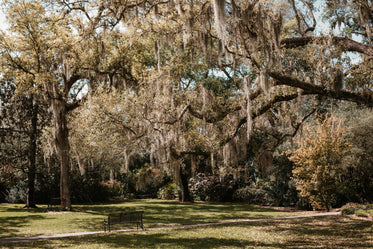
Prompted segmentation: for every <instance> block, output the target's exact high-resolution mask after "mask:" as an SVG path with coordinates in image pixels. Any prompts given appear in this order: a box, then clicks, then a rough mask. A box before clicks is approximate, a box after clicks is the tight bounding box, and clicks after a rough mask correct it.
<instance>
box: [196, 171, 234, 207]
mask: <svg viewBox="0 0 373 249" xmlns="http://www.w3.org/2000/svg"><path fill="white" fill-rule="evenodd" d="M236 186H237V183H236V182H235V181H233V179H231V178H230V177H226V178H224V179H222V180H220V178H219V177H218V176H215V175H210V176H207V175H205V174H203V173H199V174H197V175H196V176H195V177H193V178H190V179H189V189H190V191H191V193H192V194H193V197H194V199H195V200H201V201H232V198H233V193H234V191H235V189H236V188H237V187H236Z"/></svg>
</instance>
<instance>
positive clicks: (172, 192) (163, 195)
mask: <svg viewBox="0 0 373 249" xmlns="http://www.w3.org/2000/svg"><path fill="white" fill-rule="evenodd" d="M179 192H180V188H179V187H178V186H177V185H176V184H175V183H169V184H167V185H166V186H163V187H162V188H160V189H159V191H158V198H159V199H162V200H175V199H178V198H179V196H180V194H179Z"/></svg>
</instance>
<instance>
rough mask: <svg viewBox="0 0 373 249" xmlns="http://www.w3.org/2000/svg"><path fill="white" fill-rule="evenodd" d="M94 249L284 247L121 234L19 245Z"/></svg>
mask: <svg viewBox="0 0 373 249" xmlns="http://www.w3.org/2000/svg"><path fill="white" fill-rule="evenodd" d="M83 243H84V244H86V245H87V248H89V247H90V246H92V247H94V248H198V249H200V248H206V249H210V248H218V247H235V248H254V247H257V246H264V247H267V248H268V247H277V248H278V247H279V246H281V244H277V243H276V244H266V243H257V242H255V241H248V240H241V239H230V238H214V237H203V238H173V237H170V232H160V233H156V234H120V235H118V234H117V235H106V236H105V235H98V236H95V237H93V236H89V237H84V238H83V237H78V238H70V239H68V240H66V239H65V240H61V239H58V240H49V241H33V242H29V243H22V244H20V243H19V244H17V248H36V247H37V248H56V247H59V248H63V247H69V248H75V247H79V246H81V245H82V244H83Z"/></svg>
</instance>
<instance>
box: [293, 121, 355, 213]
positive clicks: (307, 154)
mask: <svg viewBox="0 0 373 249" xmlns="http://www.w3.org/2000/svg"><path fill="white" fill-rule="evenodd" d="M345 131H346V129H344V128H342V126H341V121H339V120H337V119H336V118H335V117H333V116H332V117H329V118H327V119H325V120H324V121H319V122H318V123H317V125H316V126H311V125H307V126H306V127H305V128H304V132H303V134H305V135H304V138H303V139H302V141H301V142H300V144H299V147H298V148H297V149H295V150H293V151H290V154H291V156H290V160H291V161H293V162H294V163H295V167H294V169H293V175H294V179H295V180H296V182H297V189H298V190H299V191H300V195H301V196H303V197H305V198H308V199H309V200H310V202H311V205H312V206H313V207H314V209H320V208H327V209H329V208H330V206H331V204H332V200H333V195H334V193H335V189H336V188H337V185H338V181H337V179H338V174H339V172H340V169H341V164H342V162H341V159H342V158H343V155H344V154H345V153H346V152H347V151H348V149H349V144H348V143H347V142H345V140H344V135H345Z"/></svg>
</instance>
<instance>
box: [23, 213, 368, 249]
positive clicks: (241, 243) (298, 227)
mask: <svg viewBox="0 0 373 249" xmlns="http://www.w3.org/2000/svg"><path fill="white" fill-rule="evenodd" d="M372 225H373V224H372V222H370V221H362V220H355V219H350V218H348V217H341V216H332V217H315V218H302V219H292V220H281V221H265V222H250V223H246V224H232V225H229V226H227V225H224V226H222V225H219V226H213V227H210V228H212V229H211V230H210V229H209V228H187V229H171V230H159V231H145V232H139V233H137V232H131V233H107V234H97V235H92V236H84V237H73V238H65V239H56V240H44V241H33V242H28V243H22V244H17V247H19V248H34V247H38V248H57V247H58V248H61V247H70V248H74V247H78V246H81V245H82V244H83V245H86V247H87V248H89V247H95V248H208V249H209V248H219V247H220V248H221V247H226V248H229V247H234V248H245V247H246V248H256V247H265V248H320V247H325V248H372V246H373V245H372V233H371V232H372ZM205 229H208V230H205ZM216 230H219V231H218V232H217V233H216ZM236 231H240V232H241V231H243V233H242V234H243V235H245V234H247V236H242V237H239V238H237V236H236V235H235V232H236ZM198 236H200V237H198ZM270 236H273V237H274V239H273V238H271V239H269V240H268V237H270ZM277 237H278V238H277Z"/></svg>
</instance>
